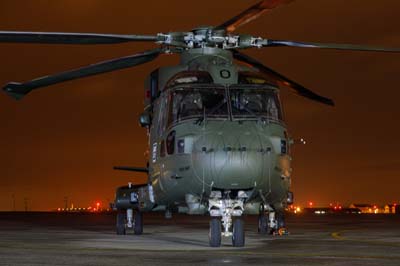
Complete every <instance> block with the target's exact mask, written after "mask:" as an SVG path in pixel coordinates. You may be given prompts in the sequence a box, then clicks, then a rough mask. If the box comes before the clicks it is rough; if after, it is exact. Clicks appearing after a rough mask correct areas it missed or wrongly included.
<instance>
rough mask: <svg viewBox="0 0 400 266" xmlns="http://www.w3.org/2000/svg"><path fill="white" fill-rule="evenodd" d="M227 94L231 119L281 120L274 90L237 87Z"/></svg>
mask: <svg viewBox="0 0 400 266" xmlns="http://www.w3.org/2000/svg"><path fill="white" fill-rule="evenodd" d="M229 94H230V99H231V107H232V116H233V118H244V119H246V118H266V119H270V120H275V121H281V120H282V111H281V108H280V103H279V97H278V94H277V91H276V90H274V89H270V88H268V87H266V88H260V87H259V86H257V88H255V87H248V86H237V87H234V88H231V89H230V91H229Z"/></svg>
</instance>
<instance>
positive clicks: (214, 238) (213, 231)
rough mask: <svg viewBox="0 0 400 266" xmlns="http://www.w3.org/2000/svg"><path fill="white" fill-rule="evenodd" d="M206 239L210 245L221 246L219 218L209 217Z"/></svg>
mask: <svg viewBox="0 0 400 266" xmlns="http://www.w3.org/2000/svg"><path fill="white" fill-rule="evenodd" d="M208 240H209V242H210V247H220V246H221V220H220V219H219V218H211V221H210V231H209V233H208Z"/></svg>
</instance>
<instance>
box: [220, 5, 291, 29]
mask: <svg viewBox="0 0 400 266" xmlns="http://www.w3.org/2000/svg"><path fill="white" fill-rule="evenodd" d="M293 1H294V0H264V1H261V2H259V3H257V4H255V5H254V6H251V7H249V8H248V9H246V10H245V11H243V12H242V13H240V14H239V15H237V16H235V17H233V18H231V19H230V20H228V21H226V22H224V23H222V24H221V25H219V26H218V27H216V29H218V30H221V29H225V30H226V31H227V32H232V31H235V30H236V29H237V28H238V27H240V26H242V25H244V24H246V23H249V22H250V21H252V20H255V19H256V18H258V17H259V16H260V15H262V14H263V13H265V12H266V11H269V10H271V9H274V8H277V7H279V6H281V5H284V4H288V3H290V2H293Z"/></svg>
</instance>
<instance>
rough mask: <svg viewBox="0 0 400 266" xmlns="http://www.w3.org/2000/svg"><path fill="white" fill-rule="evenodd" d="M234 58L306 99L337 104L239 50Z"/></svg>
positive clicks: (332, 104) (235, 51) (234, 54)
mask: <svg viewBox="0 0 400 266" xmlns="http://www.w3.org/2000/svg"><path fill="white" fill-rule="evenodd" d="M233 57H234V58H235V59H236V60H239V61H242V62H244V63H247V64H250V65H251V66H253V67H255V68H257V69H258V70H260V71H261V72H262V73H264V74H265V75H267V76H269V77H271V78H273V79H275V80H276V81H277V82H278V85H280V86H284V87H288V88H290V89H291V90H292V92H294V93H296V94H298V95H300V96H303V97H306V98H308V99H310V100H313V101H317V102H320V103H323V104H327V105H331V106H334V105H335V103H334V102H333V100H331V99H328V98H326V97H323V96H320V95H318V94H316V93H315V92H312V91H311V90H309V89H307V88H305V87H303V86H302V85H300V84H298V83H296V82H294V81H292V80H290V79H288V78H287V77H285V76H283V75H281V74H279V73H278V72H276V71H274V70H272V69H271V68H269V67H267V66H265V65H264V64H262V63H261V62H259V61H257V60H256V59H254V58H252V57H250V56H248V55H245V54H243V53H240V52H239V51H237V50H233Z"/></svg>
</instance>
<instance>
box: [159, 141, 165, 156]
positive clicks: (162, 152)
mask: <svg viewBox="0 0 400 266" xmlns="http://www.w3.org/2000/svg"><path fill="white" fill-rule="evenodd" d="M160 157H165V141H164V140H162V141H161V144H160Z"/></svg>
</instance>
